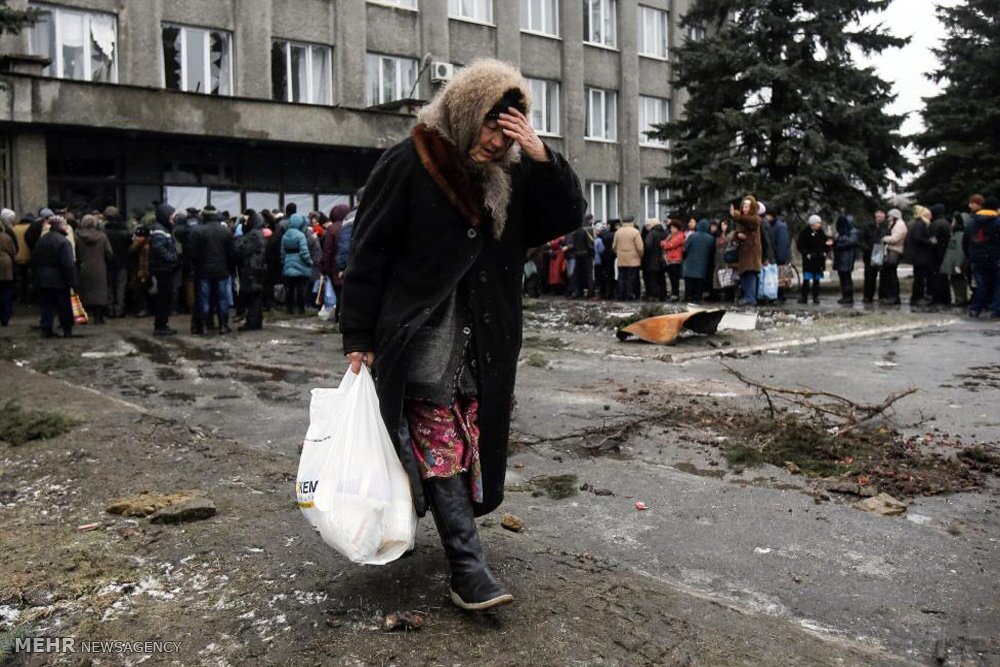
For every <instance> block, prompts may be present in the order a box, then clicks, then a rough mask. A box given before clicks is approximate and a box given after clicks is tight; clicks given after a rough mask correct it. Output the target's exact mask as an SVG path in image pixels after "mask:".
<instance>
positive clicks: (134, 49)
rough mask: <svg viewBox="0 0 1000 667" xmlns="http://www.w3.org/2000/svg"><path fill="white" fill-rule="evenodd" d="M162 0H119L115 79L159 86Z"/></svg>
mask: <svg viewBox="0 0 1000 667" xmlns="http://www.w3.org/2000/svg"><path fill="white" fill-rule="evenodd" d="M162 31H163V2H162V0H146V2H143V3H142V4H141V6H140V5H137V4H134V3H132V4H130V3H122V5H121V9H120V10H119V12H118V81H119V82H120V83H124V84H128V85H131V86H148V87H150V88H162V87H163V32H162Z"/></svg>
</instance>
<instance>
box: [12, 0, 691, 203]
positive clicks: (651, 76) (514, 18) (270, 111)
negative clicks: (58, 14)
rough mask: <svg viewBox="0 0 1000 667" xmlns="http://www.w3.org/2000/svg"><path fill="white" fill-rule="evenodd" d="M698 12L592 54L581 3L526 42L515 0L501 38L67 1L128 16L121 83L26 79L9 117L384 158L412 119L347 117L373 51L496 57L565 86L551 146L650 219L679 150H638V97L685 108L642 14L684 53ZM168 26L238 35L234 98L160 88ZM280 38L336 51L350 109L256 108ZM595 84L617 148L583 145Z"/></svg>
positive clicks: (322, 6) (303, 12) (333, 9)
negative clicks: (648, 210)
mask: <svg viewBox="0 0 1000 667" xmlns="http://www.w3.org/2000/svg"><path fill="white" fill-rule="evenodd" d="M690 2H691V0H618V35H617V48H615V49H605V48H600V47H596V46H592V45H585V44H583V7H582V3H581V2H579V1H578V0H560V2H559V21H558V24H559V35H558V36H556V37H545V36H538V35H534V34H528V33H522V32H521V31H520V27H519V26H520V3H519V2H517V1H515V0H494V25H491V26H490V25H480V24H476V23H472V22H468V21H462V20H456V19H451V18H449V17H448V13H447V1H446V0H420V2H419V3H418V4H419V6H418V10H417V11H413V10H409V9H405V8H399V7H392V6H387V5H383V4H378V3H377V2H366V0H60V1H59V2H58V3H56V4H60V5H63V6H73V7H81V8H87V9H92V10H100V11H108V12H113V13H115V14H117V17H118V40H119V43H118V48H119V60H118V71H119V82H120V84H123V85H119V86H116V87H115V86H104V85H90V84H81V83H74V82H64V83H60V82H56V81H44V80H40V81H31V82H25V81H17V82H16V85H15V87H14V90H13V91H12V93H13V92H16V93H17V95H16V96H15V97H16V99H14V100H13V104H14V106H13V107H10V106H5V107H3V111H0V121H3V120H7V121H8V122H10V121H13V122H17V123H28V124H33V123H56V124H65V125H70V126H73V125H79V126H87V125H96V126H98V127H125V128H134V129H136V130H149V131H153V132H166V133H176V134H192V135H199V134H204V135H212V136H220V137H231V138H234V139H253V140H272V141H283V142H284V141H289V142H304V143H319V144H329V145H336V144H342V145H348V146H368V147H380V146H386V145H389V144H390V143H392V142H393V141H395V140H396V139H398V138H400V137H402V136H405V134H406V128H407V127H408V126H409V124H410V123H411V122H412V119H409V118H406V117H395V116H385V115H383V114H369V113H364V112H357V111H347V110H346V109H359V108H363V107H364V106H365V104H366V96H365V55H366V53H367V52H380V53H387V54H393V55H401V56H407V57H412V58H416V59H418V60H420V59H422V58H423V56H424V55H425V54H430V55H431V59H432V60H436V61H449V62H455V63H469V62H471V61H473V60H475V59H476V58H479V57H484V56H489V57H498V58H501V59H503V60H506V61H508V62H511V63H514V64H515V65H518V66H520V67H521V68H522V70H523V71H524V73H525V74H526V75H527V76H531V77H535V78H545V79H554V80H559V81H560V84H561V99H560V112H561V115H562V118H561V122H560V130H561V135H562V136H561V137H558V138H548V139H546V140H547V141H549V143H550V144H552V145H553V146H554V147H556V148H557V149H558V150H561V151H562V152H564V153H565V154H566V155H567V157H568V158H569V160H570V162H571V164H573V166H574V167H575V168H576V169H577V171H578V172H579V173H580V176H581V178H582V179H583V180H585V181H594V180H600V181H610V182H615V183H618V184H619V193H620V195H619V196H620V201H619V210H620V211H621V212H622V214H627V213H633V214H634V213H638V212H639V211H638V210H637V207H638V205H639V198H640V190H639V189H640V186H641V184H642V183H645V182H649V181H650V180H651V179H655V178H660V177H662V176H663V175H664V169H665V167H666V166H667V164H668V163H669V153H668V151H666V150H662V149H652V148H646V147H642V148H640V147H639V145H638V144H639V142H638V127H637V123H638V96H639V95H653V96H657V97H664V98H668V99H670V100H671V105H670V108H671V114H672V116H673V117H674V118H676V117H677V115H678V114H679V113H681V111H682V109H683V104H684V102H685V97H684V95H683V92H682V91H676V90H673V89H672V87H671V85H670V77H671V65H670V62H669V60H670V59H669V58H668V59H664V60H661V59H654V58H648V57H644V56H639V55H638V53H637V43H636V42H637V27H636V21H637V14H638V11H639V5H640V3H641V5H643V6H648V7H654V8H657V9H661V10H664V11H667V12H669V15H670V17H671V20H670V36H669V43H670V46H671V48H674V47H676V46H677V45H679V44H680V43H681V42H682V41H683V39H684V33H683V31H682V30H681V29H680V28H679V27H678V26H677V19H678V18H679V17H680V16H681V15H682V14H683V13H684V12H686V11H687V9H688V7H689V5H690ZM11 5H12V6H15V7H24V6H26V5H27V0H12V2H11ZM163 22H176V23H180V24H183V25H193V26H201V27H211V28H219V29H223V30H228V31H231V32H232V33H233V95H234V97H233V98H229V99H226V98H215V97H210V96H202V95H189V94H181V93H175V92H168V91H163V90H162V86H163V55H162V45H161V26H162V23H163ZM272 39H292V40H295V41H302V42H312V43H318V44H324V45H329V46H331V47H332V48H333V53H334V61H333V79H334V91H333V97H334V105H335V106H340V107H342V109H328V108H317V107H305V106H302V105H281V104H271V103H264V102H261V101H259V100H270V99H271V97H272V91H271V57H270V50H271V41H272ZM27 41H28V40H27V35H26V34H22V35H20V36H10V35H5V36H3V37H0V49H2V50H3V51H4V52H13V53H16V52H26V51H27ZM587 86H597V87H600V88H606V89H610V90H615V91H618V100H619V106H618V119H619V127H618V140H617V142H615V143H611V144H605V143H601V142H593V141H585V140H584V129H585V128H584V123H585V117H586V107H585V103H586V98H585V96H584V89H585V87H587ZM135 87H145V88H152V89H155V90H153V91H144V92H143V91H139V90H138V88H135ZM435 88H436V86H433V85H432V84H431V83H430V77H429V72H425V73H424V74H423V76H421V79H420V83H419V86H418V89H417V92H416V96H418V97H422V98H424V99H426V98H428V97H430V96H431V95H433V93H434V91H435ZM240 98H245V99H240ZM5 116H9V117H8V118H5ZM14 134H15V135H16V132H15V133H14ZM35 134H37V133H35Z"/></svg>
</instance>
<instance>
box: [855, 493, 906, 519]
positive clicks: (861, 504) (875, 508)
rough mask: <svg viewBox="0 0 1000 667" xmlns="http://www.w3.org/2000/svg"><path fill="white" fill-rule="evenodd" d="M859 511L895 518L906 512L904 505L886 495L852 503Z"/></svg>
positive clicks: (881, 494)
mask: <svg viewBox="0 0 1000 667" xmlns="http://www.w3.org/2000/svg"><path fill="white" fill-rule="evenodd" d="M854 506H855V507H857V508H858V509H859V510H864V511H866V512H871V513H872V514H878V515H879V516H896V515H898V514H903V513H904V512H906V503H903V502H900V501H898V500H896V499H895V498H893V497H892V496H890V495H889V494H888V493H880V494H878V495H877V496H874V497H873V498H866V499H865V500H859V501H858V502H856V503H854Z"/></svg>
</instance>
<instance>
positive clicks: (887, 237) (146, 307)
mask: <svg viewBox="0 0 1000 667" xmlns="http://www.w3.org/2000/svg"><path fill="white" fill-rule="evenodd" d="M359 196H360V193H359ZM968 208H969V211H968V212H955V213H953V214H951V215H950V216H949V215H948V214H947V211H946V209H945V207H944V206H943V205H940V204H937V205H934V206H931V207H929V208H928V207H924V206H919V205H918V206H915V207H914V208H913V215H912V217H911V219H910V220H909V221H907V220H906V219H905V218H904V216H903V214H902V212H901V211H900V210H899V209H896V208H893V209H889V210H888V211H885V210H877V211H875V212H874V215H873V216H872V217H871V218H867V219H865V220H862V221H860V222H857V221H856V220H855V219H854V218H853V216H851V215H846V214H843V215H838V216H837V217H836V219H835V224H834V225H833V226H832V227H828V226H827V224H826V222H825V221H824V220H823V218H822V217H821V216H819V215H815V214H814V215H811V216H809V218H808V221H807V224H806V225H805V226H804V227H803V229H802V230H801V231H800V232H798V234H796V235H793V234H792V232H791V230H790V229H789V225H788V224H787V223H786V221H785V220H784V219H783V218H782V215H781V213H780V211H778V210H775V209H769V208H768V207H767V206H766V205H765V204H763V203H761V202H758V201H756V200H755V199H754V198H753V197H751V196H748V197H745V198H744V199H743V200H741V201H740V202H735V203H734V206H731V207H730V210H729V212H728V215H721V216H717V217H714V218H712V219H709V218H707V217H705V216H701V217H699V218H694V217H692V218H690V219H688V220H687V221H684V220H682V219H679V218H671V219H669V220H666V221H662V220H658V219H655V218H652V219H649V220H647V221H646V222H645V224H644V225H643V226H642V228H641V229H640V228H639V227H638V226H637V225H636V224H635V220H634V219H633V218H631V217H626V218H624V219H621V220H609V221H607V222H605V221H595V220H594V219H593V217H592V216H589V215H588V216H587V218H586V219H585V220H584V223H583V225H581V226H580V227H579V228H578V229H577V230H576V231H574V232H572V233H571V234H567V235H565V236H561V237H559V238H556V239H553V240H552V241H550V242H549V243H548V244H546V245H544V246H542V247H539V248H534V249H533V250H531V251H529V253H528V257H527V261H526V263H525V267H524V278H525V280H524V287H525V293H526V294H527V295H529V296H540V295H541V294H555V295H565V296H568V297H570V298H593V299H607V300H611V299H613V300H620V301H635V300H639V299H645V300H648V301H658V302H663V301H675V302H676V301H680V300H681V299H682V298H683V299H684V300H685V301H687V302H689V303H702V302H704V301H708V302H717V303H729V304H732V303H737V304H739V305H749V306H752V305H756V304H757V303H758V302H759V301H773V302H777V303H783V302H785V301H786V298H787V296H788V294H787V292H788V288H789V287H790V286H791V285H792V284H793V283H794V282H799V284H800V291H799V293H798V302H799V303H802V304H806V303H809V302H810V300H811V301H812V303H813V304H818V303H819V302H820V285H821V283H822V281H824V280H825V279H826V276H827V272H828V269H829V270H831V271H832V272H835V273H836V275H837V278H838V280H839V286H840V299H839V300H838V303H840V304H845V305H850V304H853V303H854V299H855V291H856V288H855V285H854V279H853V275H854V270H855V267H856V265H857V263H858V262H859V261H860V262H861V265H862V266H863V269H864V272H863V275H864V278H863V284H862V287H861V298H862V300H863V302H864V303H873V302H875V300H876V298H877V299H878V303H879V304H882V305H889V306H893V305H900V304H901V303H902V298H901V295H900V284H899V276H898V274H897V270H898V267H899V266H900V265H901V264H910V265H912V267H913V285H912V292H911V294H910V297H909V304H910V305H911V306H955V307H959V308H964V309H966V312H967V313H968V315H969V316H971V317H979V316H980V314H987V315H989V316H990V317H992V318H997V317H1000V290H998V289H997V283H998V282H1000V268H998V267H1000V218H998V215H1000V213H998V212H1000V201H998V200H997V198H995V197H984V196H982V195H979V194H976V195H973V196H972V197H970V198H969V203H968ZM353 218H354V210H352V209H351V208H350V207H349V206H347V205H346V204H339V205H337V206H334V207H333V208H332V209H331V210H330V211H329V213H323V212H318V211H313V212H310V213H308V214H301V213H298V211H297V209H296V206H295V204H289V205H288V206H287V207H286V209H285V210H284V211H280V210H263V211H259V212H258V211H255V210H253V209H248V210H246V211H244V212H243V214H242V215H239V216H231V215H229V213H228V212H225V211H221V212H220V211H216V210H215V209H214V208H213V207H211V206H205V207H204V208H202V209H194V208H189V209H187V210H185V211H175V210H174V209H173V207H171V206H170V205H169V204H165V203H161V204H156V203H153V204H151V205H150V206H149V207H148V208H147V209H146V210H145V211H141V212H140V211H136V212H134V213H133V215H132V216H130V217H129V218H127V219H126V218H125V217H123V216H122V215H121V214H120V213H119V212H118V211H117V209H115V208H114V207H108V208H106V209H105V210H104V211H92V212H89V213H80V214H74V213H73V212H70V211H67V210H66V209H65V208H63V207H61V206H60V204H59V203H58V202H54V203H53V204H52V205H51V206H49V207H47V208H43V209H41V210H40V211H38V213H37V214H33V213H30V212H28V213H25V214H23V215H21V216H20V217H18V216H17V214H16V213H15V212H14V211H13V210H11V209H7V208H5V209H3V210H2V211H0V325H2V326H7V324H8V323H9V321H10V319H11V317H12V315H13V312H14V307H15V304H16V303H25V304H27V303H37V304H38V305H39V308H40V318H39V328H40V330H41V334H42V336H44V337H52V336H55V335H56V331H55V327H56V325H57V324H58V326H59V328H60V329H61V331H62V335H64V336H71V335H72V331H73V326H74V323H75V322H78V321H80V314H79V313H77V314H74V309H73V300H74V296H75V298H76V300H78V302H79V306H80V307H82V310H83V312H85V313H86V314H87V315H86V317H87V318H88V319H89V321H91V322H93V323H96V324H101V323H104V322H105V321H106V319H107V318H117V317H126V316H135V317H149V316H152V317H153V333H154V334H155V335H158V336H167V335H173V334H175V333H176V330H175V329H173V328H171V327H170V326H169V319H170V317H171V316H172V314H173V313H175V312H181V313H189V314H190V315H191V333H193V334H204V333H205V332H206V331H211V330H217V331H218V332H220V333H229V332H230V331H231V329H230V326H229V322H230V314H231V313H232V312H233V311H234V309H235V313H236V317H237V318H241V319H242V325H241V326H240V327H239V329H240V330H244V331H245V330H254V329H260V328H261V327H262V325H263V312H264V311H268V310H271V309H273V308H279V307H282V306H283V307H284V308H285V310H286V312H288V313H298V314H303V313H306V312H307V309H308V310H309V311H310V312H313V311H315V313H316V314H317V315H318V316H319V317H320V318H322V319H324V320H331V319H332V320H334V321H336V320H337V319H338V318H339V291H340V285H341V283H342V280H343V272H344V269H345V267H346V265H347V258H348V252H349V248H350V238H351V229H352V226H353ZM793 247H794V249H795V250H797V258H793V254H794V253H793ZM794 259H798V260H799V261H800V262H801V263H800V264H799V274H800V275H799V279H798V280H797V281H796V280H795V275H794V271H793V270H792V263H793V260H794ZM769 272H770V274H771V279H770V280H771V283H772V284H771V285H770V287H771V288H772V289H771V290H770V291H768V290H767V289H765V285H764V283H765V282H766V280H767V274H768V273H769ZM775 282H776V285H777V287H776V289H774V284H773V283H775ZM682 285H683V288H682Z"/></svg>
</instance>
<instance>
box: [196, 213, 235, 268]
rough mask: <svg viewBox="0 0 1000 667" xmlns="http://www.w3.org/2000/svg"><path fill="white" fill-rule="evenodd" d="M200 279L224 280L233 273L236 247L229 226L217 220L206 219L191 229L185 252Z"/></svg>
mask: <svg viewBox="0 0 1000 667" xmlns="http://www.w3.org/2000/svg"><path fill="white" fill-rule="evenodd" d="M189 250H190V254H191V265H192V266H193V267H194V272H195V275H196V276H197V277H198V278H199V279H206V280H222V279H223V278H228V277H229V276H231V275H232V273H233V268H234V267H235V265H236V248H235V246H234V244H233V235H232V233H231V232H230V231H229V228H228V227H226V226H225V225H224V224H222V223H221V222H219V221H217V220H206V221H205V222H203V223H201V224H200V225H198V226H197V227H195V228H194V229H192V230H191V232H190V235H189V237H188V245H187V246H186V247H185V248H184V252H185V254H187V253H188V251H189Z"/></svg>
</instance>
